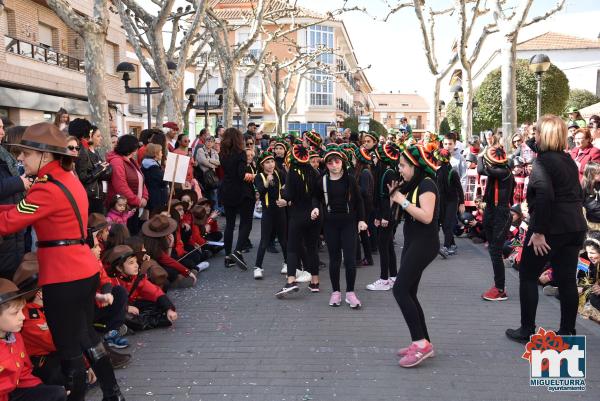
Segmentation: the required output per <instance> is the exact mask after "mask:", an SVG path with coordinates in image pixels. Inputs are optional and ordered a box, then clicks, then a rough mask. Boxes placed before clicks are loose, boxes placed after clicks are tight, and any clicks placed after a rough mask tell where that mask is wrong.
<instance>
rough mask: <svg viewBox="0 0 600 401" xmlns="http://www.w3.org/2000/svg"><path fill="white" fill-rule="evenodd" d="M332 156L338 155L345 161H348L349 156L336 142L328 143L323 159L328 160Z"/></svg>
mask: <svg viewBox="0 0 600 401" xmlns="http://www.w3.org/2000/svg"><path fill="white" fill-rule="evenodd" d="M332 156H338V157H339V158H340V159H342V161H344V163H347V162H348V157H347V156H346V153H345V152H344V150H343V149H342V147H341V146H338V145H336V144H330V145H327V147H326V148H325V155H324V156H323V160H324V161H325V162H327V158H329V157H332Z"/></svg>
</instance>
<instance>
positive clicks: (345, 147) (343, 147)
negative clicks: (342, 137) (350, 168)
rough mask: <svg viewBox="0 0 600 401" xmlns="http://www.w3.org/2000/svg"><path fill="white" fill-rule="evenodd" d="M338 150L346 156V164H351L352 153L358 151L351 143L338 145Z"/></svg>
mask: <svg viewBox="0 0 600 401" xmlns="http://www.w3.org/2000/svg"><path fill="white" fill-rule="evenodd" d="M340 149H341V150H342V152H344V154H345V155H346V159H347V160H348V162H352V160H354V151H355V150H356V149H358V146H356V145H355V144H353V143H342V144H340Z"/></svg>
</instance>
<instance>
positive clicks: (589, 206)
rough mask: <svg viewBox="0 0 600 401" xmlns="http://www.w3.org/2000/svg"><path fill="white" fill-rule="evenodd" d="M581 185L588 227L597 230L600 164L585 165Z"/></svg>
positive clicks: (590, 163)
mask: <svg viewBox="0 0 600 401" xmlns="http://www.w3.org/2000/svg"><path fill="white" fill-rule="evenodd" d="M581 186H582V188H583V207H584V208H585V219H586V220H587V224H588V229H589V230H591V231H598V230H600V164H598V163H595V162H589V163H588V164H586V165H585V170H584V172H583V180H582V181H581Z"/></svg>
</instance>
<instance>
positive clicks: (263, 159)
mask: <svg viewBox="0 0 600 401" xmlns="http://www.w3.org/2000/svg"><path fill="white" fill-rule="evenodd" d="M257 160H258V164H259V165H262V164H263V163H264V162H266V161H267V160H275V155H274V154H273V153H272V152H270V151H268V150H265V151H264V152H261V154H260V155H258V159H257Z"/></svg>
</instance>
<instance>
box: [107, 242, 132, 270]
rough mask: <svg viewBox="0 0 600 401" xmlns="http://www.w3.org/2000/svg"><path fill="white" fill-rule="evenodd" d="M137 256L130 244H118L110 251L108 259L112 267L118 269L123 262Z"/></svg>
mask: <svg viewBox="0 0 600 401" xmlns="http://www.w3.org/2000/svg"><path fill="white" fill-rule="evenodd" d="M135 256H136V255H135V252H134V251H133V248H131V247H130V246H128V245H117V246H115V247H114V248H113V249H111V250H110V251H109V253H108V256H107V258H106V261H107V262H108V263H109V264H110V267H111V268H113V269H116V267H117V266H119V265H120V264H123V263H124V262H125V261H126V260H127V259H129V258H131V257H135Z"/></svg>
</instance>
